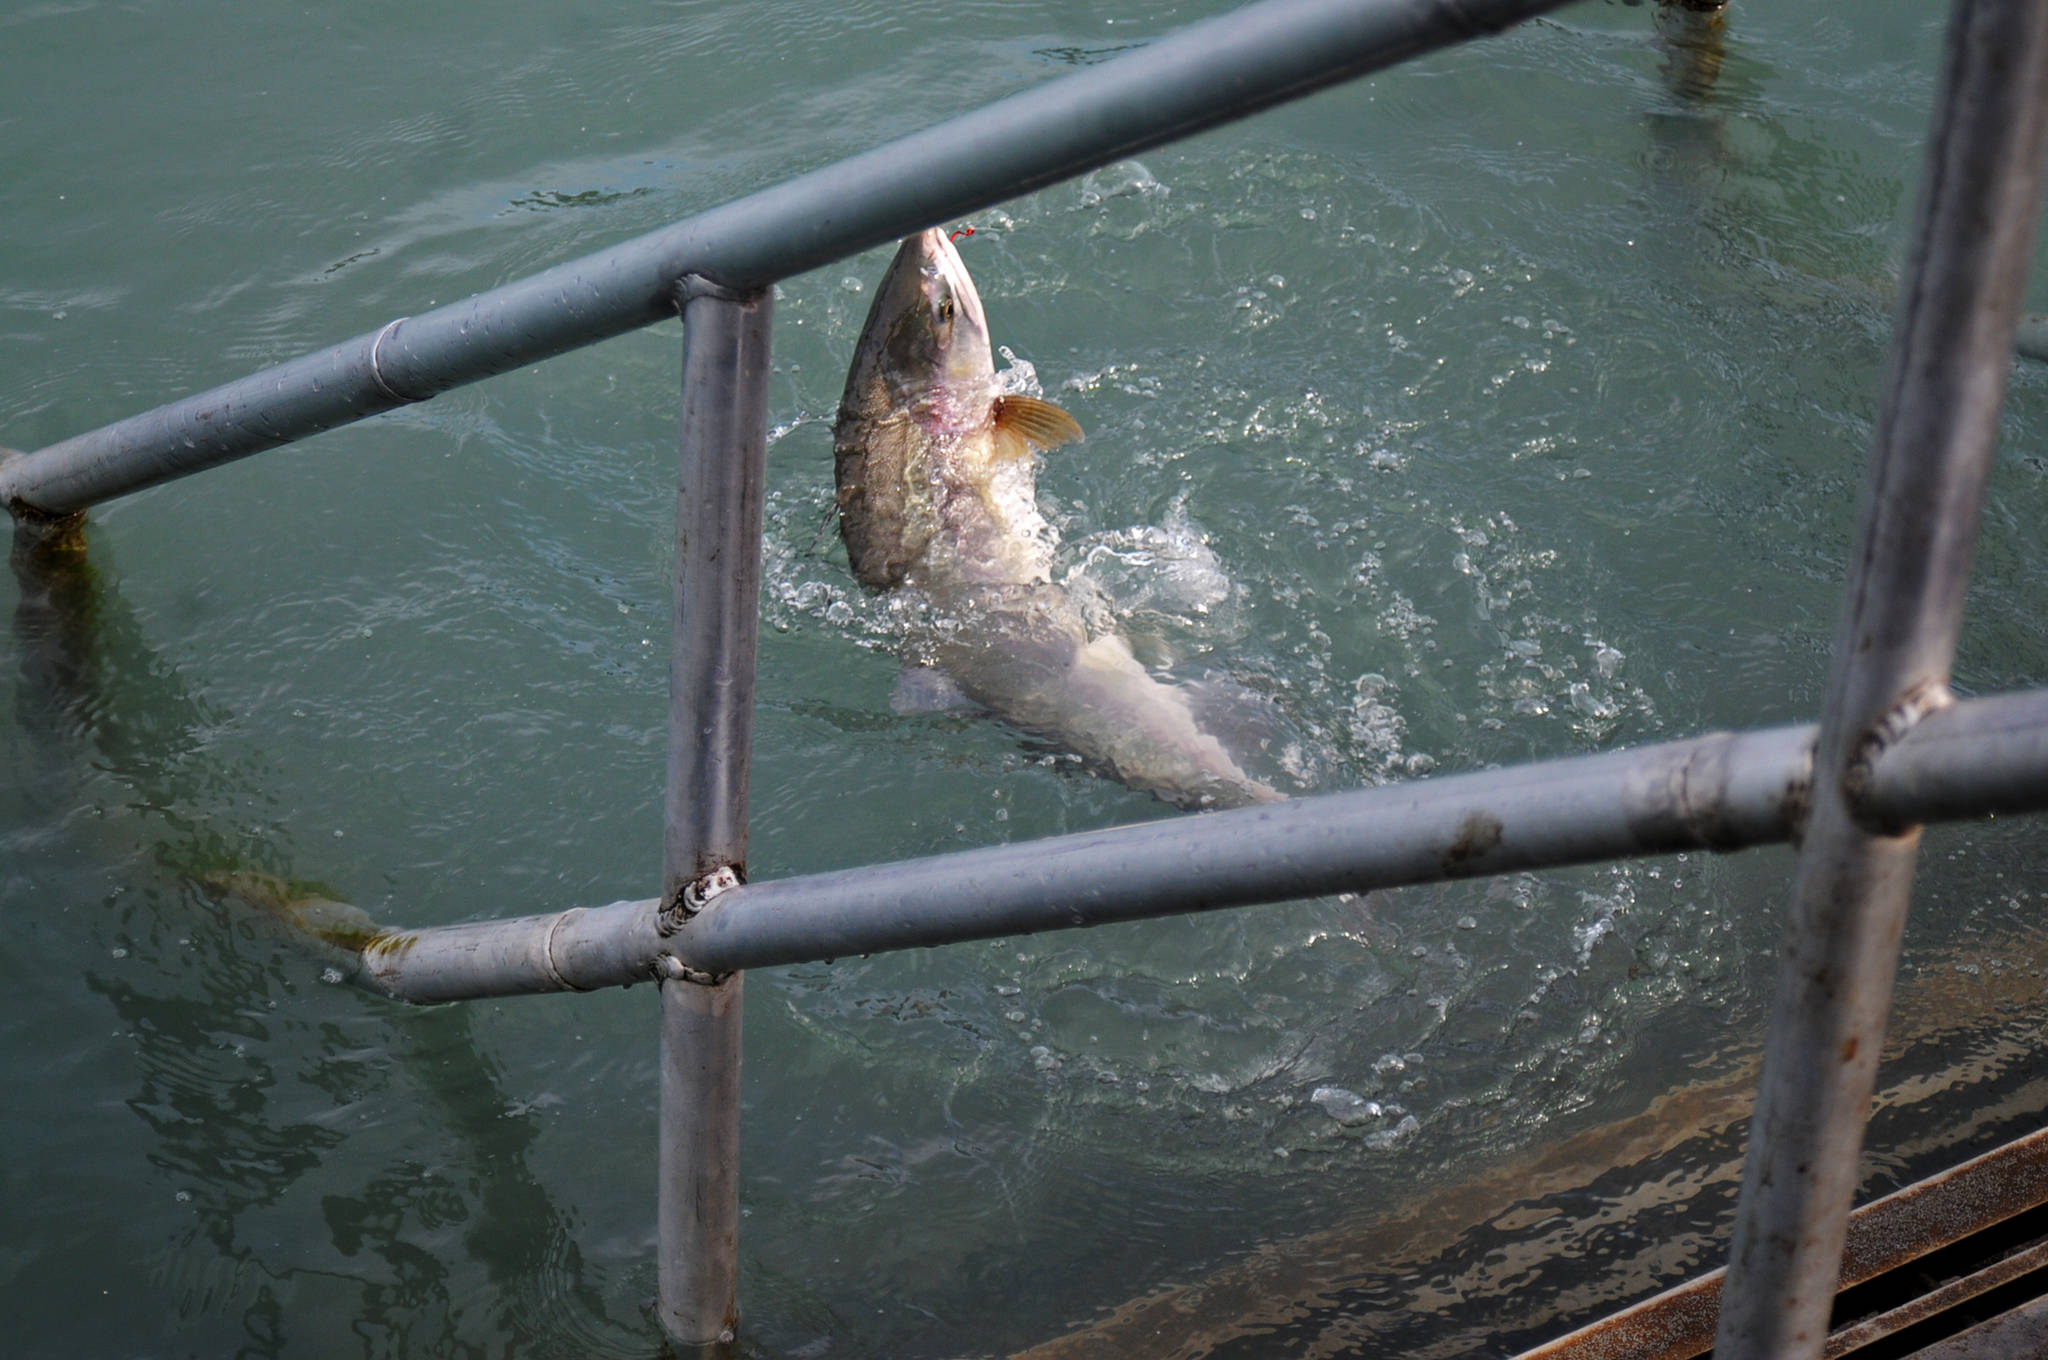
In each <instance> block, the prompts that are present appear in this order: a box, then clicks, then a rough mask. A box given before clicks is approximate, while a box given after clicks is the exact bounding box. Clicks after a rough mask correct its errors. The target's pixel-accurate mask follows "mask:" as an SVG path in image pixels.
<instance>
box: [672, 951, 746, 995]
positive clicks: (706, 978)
mask: <svg viewBox="0 0 2048 1360" xmlns="http://www.w3.org/2000/svg"><path fill="white" fill-rule="evenodd" d="M654 976H655V977H656V978H658V979H659V980H661V981H663V982H694V983H696V984H697V985H698V986H699V987H716V986H718V985H719V984H720V983H722V982H724V981H725V980H726V979H727V978H729V977H731V976H732V974H731V973H710V972H706V971H705V970H704V969H702V968H692V967H691V966H690V965H689V964H687V963H684V962H683V961H682V960H681V959H679V958H677V957H676V956H675V955H673V954H663V955H661V956H659V957H658V958H656V959H655V961H654Z"/></svg>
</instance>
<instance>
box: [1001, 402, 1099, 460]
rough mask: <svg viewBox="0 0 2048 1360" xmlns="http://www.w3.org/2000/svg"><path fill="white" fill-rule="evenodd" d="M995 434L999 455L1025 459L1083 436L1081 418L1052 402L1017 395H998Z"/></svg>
mask: <svg viewBox="0 0 2048 1360" xmlns="http://www.w3.org/2000/svg"><path fill="white" fill-rule="evenodd" d="M995 433H996V457H998V458H1022V457H1024V456H1025V455H1026V454H1028V453H1030V452H1031V450H1032V449H1034V448H1040V449H1056V448H1058V447H1059V446H1060V445H1062V444H1072V443H1074V442H1076V441H1077V440H1079V439H1080V438H1081V437H1082V435H1081V422H1080V421H1078V420H1075V419H1074V418H1073V417H1072V416H1070V415H1068V414H1067V413H1066V412H1065V411H1062V410H1061V409H1060V408H1059V407H1057V406H1055V405H1053V404H1052V403H1051V402H1049V401H1041V400H1039V399H1038V398H1037V397H1026V396H1022V395H1018V394H1012V395H1010V396H1004V397H997V398H996V410H995Z"/></svg>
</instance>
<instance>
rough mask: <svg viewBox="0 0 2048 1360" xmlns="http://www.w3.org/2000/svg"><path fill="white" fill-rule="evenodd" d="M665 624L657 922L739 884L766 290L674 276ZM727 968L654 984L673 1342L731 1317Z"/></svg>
mask: <svg viewBox="0 0 2048 1360" xmlns="http://www.w3.org/2000/svg"><path fill="white" fill-rule="evenodd" d="M680 292H681V298H682V304H683V331H684V338H683V413H682V436H681V470H680V473H679V475H678V478H677V485H676V596H675V632H674V637H673V641H672V642H671V644H670V651H669V747H668V800H667V818H666V826H665V830H664V833H663V847H662V849H663V854H662V859H663V865H662V891H661V901H662V910H661V920H662V923H663V928H664V930H668V931H672V930H674V929H676V928H678V927H679V926H680V925H681V923H682V922H683V921H684V920H685V919H687V918H688V917H689V916H690V915H691V914H693V913H694V911H695V910H696V908H697V907H698V906H700V905H701V904H702V900H703V896H704V894H705V893H706V892H707V891H715V890H716V888H717V886H718V885H719V884H721V883H729V882H732V881H734V880H735V879H744V878H745V876H746V859H747V783H748V765H749V759H750V754H751V750H752V746H753V732H754V644H755V638H756V634H757V631H758V625H759V618H760V593H761V519H762V507H763V483H764V481H765V479H766V468H767V445H768V335H769V322H770V310H771V309H770V299H769V295H768V294H767V293H766V292H761V293H755V294H751V295H747V296H735V295H733V294H730V293H726V292H724V291H722V290H720V289H717V288H715V287H713V286H711V285H709V284H707V283H705V282H703V281H701V280H698V279H695V278H692V279H689V280H686V281H685V283H684V285H683V287H682V289H681V290H680ZM741 981H742V979H741V976H740V975H739V974H737V973H735V974H732V975H730V976H727V977H724V978H712V977H707V976H704V975H701V974H692V973H689V972H688V971H687V970H685V969H683V968H681V967H680V966H678V967H674V968H672V969H671V970H670V973H669V975H667V976H665V977H664V978H663V981H662V983H661V1135H660V1136H661V1156H660V1174H661V1190H660V1195H659V1219H660V1251H661V1261H660V1265H659V1286H658V1291H657V1292H658V1297H657V1299H656V1307H657V1311H658V1312H659V1314H660V1318H661V1325H662V1328H663V1330H664V1331H665V1332H667V1333H668V1335H669V1337H670V1338H671V1339H672V1340H674V1341H676V1342H679V1343H682V1344H684V1345H703V1344H708V1343H712V1342H718V1341H730V1340H731V1339H732V1333H733V1330H734V1328H735V1327H736V1326H737V1325H738V1322H739V1288H738V1284H739V1128H740V1085H739V1083H740V999H741Z"/></svg>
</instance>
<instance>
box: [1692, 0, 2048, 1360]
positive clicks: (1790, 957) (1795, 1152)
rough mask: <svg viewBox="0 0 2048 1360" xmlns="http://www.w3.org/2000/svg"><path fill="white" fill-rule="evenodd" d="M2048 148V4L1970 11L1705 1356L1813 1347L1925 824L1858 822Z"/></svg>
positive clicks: (1934, 686)
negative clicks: (1859, 797) (1858, 804)
mask: <svg viewBox="0 0 2048 1360" xmlns="http://www.w3.org/2000/svg"><path fill="white" fill-rule="evenodd" d="M2044 154H2048V5H2042V4H2039V3H2036V0H1957V3H1956V5H1955V8H1954V11H1953V16H1952V18H1951V20H1950V25H1949V32H1948V44H1947V51H1946V55H1945V58H1944V69H1943V77H1942V86H1941V91H1940V95H1939V99H1938V103H1937V105H1936V110H1935V114H1934V120H1933V124H1932V128H1931V135H1930V137H1929V146H1928V158H1927V171H1926V174H1925V180H1924V183H1923V187H1922V191H1921V199H1920V210H1919V217H1918V224H1917V228H1916V232H1915V244H1914V250H1913V262H1912V267H1911V269H1910V270H1909V273H1908V277H1909V280H1910V282H1909V283H1908V285H1907V287H1906V289H1905V291H1904V297H1903V301H1902V303H1901V308H1900V318H1899V325H1898V328H1897V331H1896V333H1895V337H1894V345H1893V354H1892V368H1891V375H1890V379H1889V381H1888V382H1887V383H1886V385H1885V389H1884V399H1883V403H1882V405H1881V407H1880V411H1879V416H1878V422H1877V430H1876V434H1875V436H1874V439H1873V447H1872V452H1871V464H1870V474H1869V482H1868V487H1867V490H1866V493H1865V499H1864V507H1863V517H1862V525H1861V530H1860V532H1859V535H1858V543H1857V548H1856V552H1855V555H1854V557H1853V558H1852V559H1851V562H1852V566H1851V574H1850V580H1849V588H1848V591H1847V598H1846V600H1845V602H1844V606H1843V611H1842V618H1841V622H1840V626H1839V628H1838V630H1837V632H1836V642H1835V652H1834V663H1833V667H1832V672H1831V675H1830V680H1829V686H1828V698H1827V705H1826V708H1825V711H1824V713H1823V717H1822V722H1821V731H1820V742H1819V749H1818V754H1817V757H1816V763H1815V773H1816V778H1815V781H1814V798H1813V813H1812V819H1811V821H1810V823H1809V825H1808V827H1807V829H1806V833H1805V837H1804V841H1803V844H1802V847H1801V852H1800V860H1799V870H1798V873H1797V875H1796V877H1795V880H1794V885H1793V899H1792V911H1791V919H1790V922H1789V924H1788V928H1787V934H1786V943H1785V948H1784V953H1783V956H1782V958H1781V961H1780V967H1779V974H1778V989H1777V993H1776V997H1775V1000H1774V1002H1773V1007H1772V1016H1771V1031H1770V1037H1769V1040H1768V1041H1767V1043H1766V1046H1765V1051H1764V1070H1763V1076H1762V1079H1761V1082H1760V1084H1759V1089H1758V1095H1757V1110H1756V1116H1755V1118H1754V1120H1753V1121H1752V1123H1751V1131H1750V1142H1749V1152H1748V1157H1747V1161H1746V1163H1745V1167H1744V1174H1743V1188H1742V1199H1741V1203H1740V1205H1739V1207H1738V1209H1737V1213H1736V1223H1735V1236H1734V1241H1733V1243H1732V1245H1731V1248H1730V1254H1729V1268H1728V1284H1727V1290H1726V1293H1725V1295H1724V1299H1723V1306H1722V1310H1721V1317H1720V1323H1719V1332H1718V1335H1717V1338H1716V1340H1715V1343H1714V1353H1715V1354H1716V1355H1717V1356H1720V1357H1722V1360H1748V1358H1749V1357H1772V1360H1800V1358H1801V1357H1814V1356H1818V1355H1819V1354H1820V1353H1821V1349H1822V1347H1823V1345H1824V1344H1825V1343H1826V1339H1827V1329H1828V1309H1829V1305H1830V1303H1831V1301H1832V1300H1833V1298H1834V1292H1835V1279H1836V1274H1837V1271H1838V1270H1839V1268H1840V1263H1841V1252H1842V1235H1843V1230H1844V1225H1845V1223H1846V1222H1847V1220H1848V1214H1849V1205H1850V1201H1851V1198H1852V1196H1853V1195H1854V1192H1855V1189H1856V1182H1857V1178H1858V1156H1859V1150H1860V1148H1861V1146H1862V1140H1863V1125H1864V1121H1865V1120H1866V1118H1867V1117H1868V1115H1869V1109H1870V1097H1871V1091H1872V1088H1873V1084H1874V1082H1875V1078H1876V1070H1877V1057H1878V1051H1879V1048H1880V1047H1881V1044H1882V1040H1883V1036H1884V1020H1885V1012H1886V1010H1887V1009H1888V1007H1889V1004H1890V999H1891V987H1892V978H1893V974H1894V972H1895V970H1896V968H1897V964H1898V945H1899V937H1900V934H1901V932H1902V931H1903V930H1904V928H1905V913H1906V903H1907V899H1908V897H1909V895H1910V891H1911V886H1912V875H1913V862H1914V857H1915V854H1916V852H1917V850H1918V846H1919V832H1918V828H1917V827H1914V826H1910V825H1907V824H1898V823H1894V824H1891V825H1885V826H1881V827H1875V828H1873V827H1871V826H1867V825H1865V824H1864V823H1863V822H1860V821H1858V819H1857V816H1856V809H1855V807H1854V806H1853V805H1852V803H1851V798H1852V796H1853V795H1852V784H1855V783H1860V782H1862V780H1863V779H1864V777H1865V774H1866V770H1867V767H1868V766H1869V765H1870V764H1871V762H1872V759H1873V754H1874V753H1876V752H1879V751H1881V749H1882V747H1883V746H1884V745H1885V744H1887V743H1888V742H1890V741H1892V740H1895V739H1896V734H1898V733H1901V732H1908V731H1910V730H1911V728H1912V727H1913V726H1914V725H1915V723H1916V721H1917V720H1918V719H1919V718H1921V717H1923V716H1924V715H1926V714H1928V713H1930V712H1934V711H1936V710H1938V709H1939V708H1941V707H1942V706H1944V705H1945V704H1946V703H1947V702H1949V700H1948V680H1949V668H1950V666H1951V664H1952V663H1953V661H1954V657H1955V644H1956V636H1957V633H1958V631H1959V629H1960V626H1961V617H1962V606H1963V596H1964V592H1965V590H1966V588H1967V586H1968V584H1969V576H1970V565H1971V560H1972V557H1973V555H1974V553H1975V549H1976V539H1977V524H1978V518H1979V512H1980V510H1981V508H1982V505H1983V498H1984V486H1985V480H1986V478H1987V476H1988V474H1989V471H1990V466H1991V454H1992V447H1993V442H1994V440H1995V438H1996V435H1997V427H1998V415H1999V407H2000V405H2001V403H2002V402H2003V400H2004V394H2005V384H2006V376H2007V371H2008V369H2009V368H2010V367H2011V358H2012V342H2013V330H2014V325H2015V322H2016V321H2017V319H2018V312H2019V302H2020V298H2021V295H2022V294H2023V293H2024V291H2025V287H2026V280H2027V273H2028V267H2029V264H2030V263H2031V260H2032V246H2033V233H2034V221H2035V217H2036V213H2037V207H2038V204H2039V202H2040V195H2041V163H2042V158H2043V155H2044Z"/></svg>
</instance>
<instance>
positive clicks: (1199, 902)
mask: <svg viewBox="0 0 2048 1360" xmlns="http://www.w3.org/2000/svg"><path fill="white" fill-rule="evenodd" d="M1817 731H1818V729H1817V728H1815V727H1814V726H1812V725H1807V726H1803V727H1781V728H1772V729H1766V730H1763V731H1757V732H1749V733H1744V734H1741V735H1739V736H1731V735H1729V734H1727V733H1716V734H1711V735H1708V736H1703V737H1694V738H1691V739H1688V740H1685V741H1674V742H1664V743H1661V744H1659V745H1656V746H1646V747H1640V748H1637V749H1635V750H1630V751H1616V752H1611V753H1608V754H1605V755H1597V756H1576V757H1572V758H1570V759H1566V760H1552V761H1542V762H1538V763H1535V764H1530V765H1523V766H1518V767H1516V768H1514V769H1508V770H1486V771H1481V772H1478V773H1474V774H1463V775H1450V776H1447V777H1444V778H1439V779H1430V780H1426V781H1423V782H1420V783H1410V784H1393V785H1387V786H1384V787H1381V788H1375V789H1359V790H1356V791H1353V792H1349V793H1331V794H1323V795H1320V796H1317V797H1314V798H1302V799H1297V800H1295V801H1293V802H1290V803H1283V804H1276V805H1273V806H1269V807H1257V808H1242V809H1238V810H1235V811H1231V812H1214V813H1208V814H1205V815H1203V816H1200V817H1194V818H1185V817H1184V818H1174V819H1171V820H1167V821H1159V822H1145V823H1141V824H1139V825H1137V826H1125V827H1115V828H1111V829H1109V830H1104V831H1091V832H1083V833H1080V834H1078V835H1071V836H1059V837H1054V838H1051V839H1047V840H1038V841H1027V842H1024V843H1021V844H1017V845H1001V846H990V847H988V848H985V849H980V850H964V851H960V852H958V853H955V854H950V855H941V856H936V857H933V858H929V859H922V860H913V861H909V862H905V863H896V864H878V865H870V866H867V867H864V868H858V869H844V870H840V871H838V872H836V873H827V874H812V875H806V876H804V877H800V878H788V879H777V880H772V881H770V882H766V883H750V884H746V885H744V886H741V887H736V888H733V889H731V890H730V891H728V892H725V893H722V894H720V895H718V896H717V897H715V898H713V899H712V901H711V903H710V904H709V906H708V908H707V909H706V910H705V911H703V912H702V913H700V914H699V915H698V916H697V918H696V919H695V920H693V921H691V922H690V923H689V924H688V925H687V926H685V927H684V928H683V929H682V930H681V931H680V932H679V933H676V934H673V935H665V934H663V933H662V931H661V928H660V924H659V921H658V917H659V909H660V906H661V903H660V900H659V899H655V898H648V899H644V900H641V901H627V902H614V903H611V904H610V905H608V906H602V907H588V908H585V907H572V908H570V909H569V910H567V911H560V912H553V913H550V914H547V915H542V916H528V917H521V918H518V919H514V920H502V921H484V922H478V923H476V924H471V925H458V926H436V927H432V928H430V929H426V930H416V931H402V932H400V931H394V932H389V933H387V934H385V935H383V936H382V937H380V938H379V939H377V940H375V941H373V942H372V943H371V944H370V945H369V946H368V947H367V948H365V949H364V950H363V953H362V959H361V964H362V967H361V975H360V978H359V980H360V981H361V982H362V984H363V985H365V986H367V987H370V988H372V989H374V990H376V991H379V992H382V993H384V994H385V995H387V996H391V997H394V998H396V999H399V1000H403V1001H411V1002H418V1003H431V1002H440V1001H459V1000H466V999H470V998H475V997H484V996H516V995H523V994H528V993H535V992H559V991H589V990H592V989H595V988H598V987H618V986H626V985H629V984H631V983H634V982H645V981H648V980H649V979H652V978H654V977H656V976H658V974H659V970H660V968H661V967H662V966H663V960H664V959H665V958H668V957H676V958H678V959H679V960H680V961H681V962H683V963H684V964H686V965H688V966H690V967H692V968H696V969H699V970H702V971H705V972H716V971H719V970H723V969H739V968H759V967H765V966H768V965H770V964H781V963H797V962H803V961H809V960H815V959H827V958H837V957H842V956H846V955H852V954H869V953H876V952H880V951H882V950H888V949H904V948H915V947H923V946H928V945H940V944H949V943H953V942H956V941H960V940H970V939H981V938H984V937H986V936H989V935H994V934H1001V933H1006V932H1011V931H1017V932H1024V931H1034V930H1057V929H1064V928H1068V927H1073V926H1092V925H1105V924H1109V923H1112V922H1116V921H1132V920H1139V919H1142V918H1145V917H1150V916H1163V915H1172V914H1175V913H1179V912H1192V911H1204V910H1215V909H1218V908H1223V907H1236V906H1248V905H1250V904H1252V903H1256V902H1279V901H1286V900H1289V899H1291V898H1298V897H1307V896H1312V895H1315V894H1318V893H1330V892H1365V891H1369V890H1371V889H1374V888H1394V887H1403V886H1407V885H1410V884H1415V883H1429V882H1436V881H1439V880H1441V879H1445V878H1454V877H1465V876H1471V875H1477V874H1492V873H1504V872H1507V871H1509V870H1519V869H1539V868H1551V867H1556V866H1559V865H1564V864H1577V863H1586V862H1591V861H1595V860H1601V859H1613V858H1620V857H1624V856H1634V855H1658V854H1666V853H1669V852H1671V851H1675V850H1686V849H1711V850H1736V849H1741V848H1743V847H1746V846H1752V845H1765V844H1771V843H1775V842H1779V841H1785V840H1789V839H1791V838H1792V837H1793V836H1795V835H1796V834H1797V833H1798V831H1799V828H1800V826H1801V825H1802V822H1803V817H1804V811H1805V807H1806V800H1807V798H1808V795H1809V786H1810V781H1811V771H1812V763H1813V745H1814V741H1815V739H1816V735H1817ZM1979 774H1981V775H1982V782H1981V783H1980V782H1978V780H1977V778H1976V776H1978V775H1979ZM2039 811H2048V690H2030V691H2027V692H2024V693H2019V694H2009V695H2002V696H1999V697H1996V698H1990V699H1971V700H1966V701H1964V702H1962V703H1959V704H1957V705H1955V706H1954V707H1952V708H1949V709H1946V710H1943V711H1942V712H1939V713H1936V714H1934V715H1933V716H1931V717H1928V718H1927V719H1925V720H1924V721H1922V722H1921V723H1919V724H1917V725H1916V726H1914V727H1913V728H1912V730H1911V731H1909V732H1907V733H1905V734H1904V735H1903V736H1902V737H1900V739H1899V740H1898V741H1896V742H1895V743H1894V744H1892V745H1891V746H1889V747H1887V748H1886V749H1885V750H1884V751H1883V752H1882V754H1881V755H1880V756H1879V757H1878V758H1877V760H1876V762H1875V764H1874V765H1873V766H1872V769H1871V771H1870V773H1869V775H1868V778H1867V781H1866V782H1865V784H1864V785H1863V790H1862V795H1861V797H1860V799H1859V802H1858V805H1857V813H1858V815H1859V816H1860V817H1862V818H1864V819H1865V820H1868V821H1873V822H1891V823H1897V824H1900V825H1909V824H1912V823H1916V822H1923V821H1935V820H1943V819H1947V818H1955V817H1975V816H1983V815H1986V814H1990V813H2001V814H2003V813H2026V812H2039ZM1495 824H1498V839H1497V840H1496V839H1495V829H1494V828H1495Z"/></svg>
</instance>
